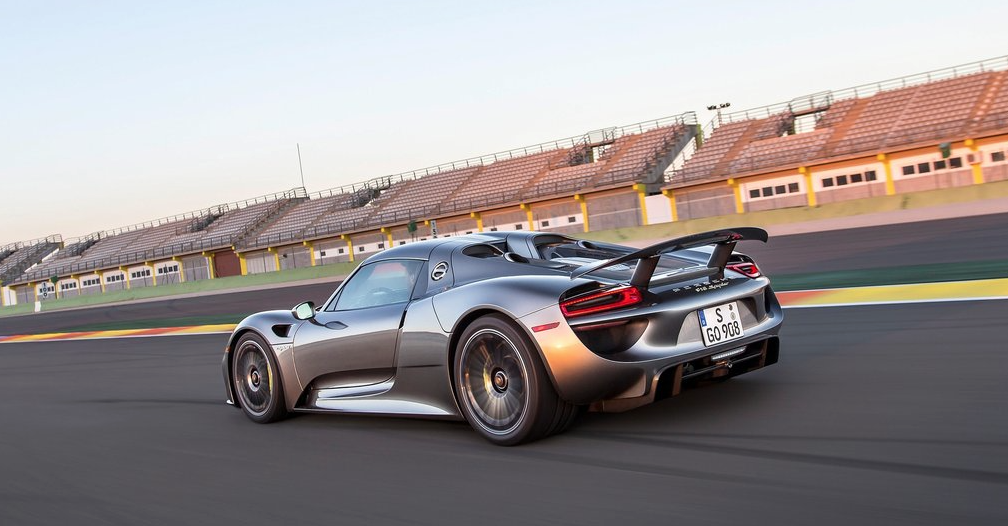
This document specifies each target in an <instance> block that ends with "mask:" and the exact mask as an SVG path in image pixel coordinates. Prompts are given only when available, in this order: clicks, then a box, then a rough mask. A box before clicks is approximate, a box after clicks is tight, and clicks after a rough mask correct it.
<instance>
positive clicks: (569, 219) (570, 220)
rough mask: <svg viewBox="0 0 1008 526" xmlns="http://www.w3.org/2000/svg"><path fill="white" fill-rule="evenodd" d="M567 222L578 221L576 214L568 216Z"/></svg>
mask: <svg viewBox="0 0 1008 526" xmlns="http://www.w3.org/2000/svg"><path fill="white" fill-rule="evenodd" d="M567 222H568V223H576V222H577V218H576V217H574V216H567Z"/></svg>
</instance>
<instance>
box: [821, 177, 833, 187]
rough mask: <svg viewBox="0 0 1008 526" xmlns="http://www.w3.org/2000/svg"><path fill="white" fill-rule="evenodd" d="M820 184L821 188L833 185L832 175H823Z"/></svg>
mask: <svg viewBox="0 0 1008 526" xmlns="http://www.w3.org/2000/svg"><path fill="white" fill-rule="evenodd" d="M822 186H823V188H829V187H831V186H833V178H832V177H825V178H823V180H822Z"/></svg>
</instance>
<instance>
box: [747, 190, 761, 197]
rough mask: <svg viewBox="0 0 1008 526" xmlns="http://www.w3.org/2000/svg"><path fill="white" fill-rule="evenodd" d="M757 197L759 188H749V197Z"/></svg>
mask: <svg viewBox="0 0 1008 526" xmlns="http://www.w3.org/2000/svg"><path fill="white" fill-rule="evenodd" d="M757 197H759V190H749V198H750V199H755V198H757Z"/></svg>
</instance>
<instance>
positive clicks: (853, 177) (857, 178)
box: [850, 174, 864, 184]
mask: <svg viewBox="0 0 1008 526" xmlns="http://www.w3.org/2000/svg"><path fill="white" fill-rule="evenodd" d="M862 181H864V179H863V176H862V175H861V174H850V182H851V184H854V183H860V182H862Z"/></svg>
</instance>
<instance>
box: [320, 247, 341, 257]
mask: <svg viewBox="0 0 1008 526" xmlns="http://www.w3.org/2000/svg"><path fill="white" fill-rule="evenodd" d="M336 253H337V254H342V253H343V249H342V248H340V249H337V250H336ZM322 255H323V256H324V255H325V253H324V252H323V253H322Z"/></svg>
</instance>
